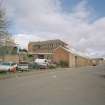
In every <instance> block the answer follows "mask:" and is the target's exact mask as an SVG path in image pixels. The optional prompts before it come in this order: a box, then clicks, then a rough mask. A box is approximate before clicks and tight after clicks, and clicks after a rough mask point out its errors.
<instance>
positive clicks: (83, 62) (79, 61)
mask: <svg viewBox="0 0 105 105" xmlns="http://www.w3.org/2000/svg"><path fill="white" fill-rule="evenodd" d="M53 61H54V62H56V63H57V64H59V63H60V62H62V61H63V62H66V64H67V65H68V67H80V66H88V65H90V64H91V60H90V59H89V58H87V57H83V56H80V55H78V54H76V53H74V52H73V51H71V50H70V49H67V48H64V47H62V46H59V47H58V48H56V49H55V50H54V52H53Z"/></svg>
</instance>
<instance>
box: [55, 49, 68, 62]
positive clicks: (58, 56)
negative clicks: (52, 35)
mask: <svg viewBox="0 0 105 105" xmlns="http://www.w3.org/2000/svg"><path fill="white" fill-rule="evenodd" d="M53 60H54V61H55V62H56V63H59V62H60V61H64V62H67V63H68V64H69V52H67V51H65V50H63V49H61V48H58V49H57V50H55V51H54V53H53Z"/></svg>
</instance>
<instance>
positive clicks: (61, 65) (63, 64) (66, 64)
mask: <svg viewBox="0 0 105 105" xmlns="http://www.w3.org/2000/svg"><path fill="white" fill-rule="evenodd" d="M59 66H60V67H68V62H66V61H60V63H59Z"/></svg>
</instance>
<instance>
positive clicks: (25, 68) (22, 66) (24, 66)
mask: <svg viewBox="0 0 105 105" xmlns="http://www.w3.org/2000/svg"><path fill="white" fill-rule="evenodd" d="M17 68H18V70H19V71H28V70H29V63H28V62H19V64H18V67H17Z"/></svg>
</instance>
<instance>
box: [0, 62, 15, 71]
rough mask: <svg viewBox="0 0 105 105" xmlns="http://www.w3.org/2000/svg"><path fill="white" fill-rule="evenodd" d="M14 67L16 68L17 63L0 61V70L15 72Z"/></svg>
mask: <svg viewBox="0 0 105 105" xmlns="http://www.w3.org/2000/svg"><path fill="white" fill-rule="evenodd" d="M16 68H17V64H16V63H13V62H1V63H0V71H11V72H15V71H16Z"/></svg>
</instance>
